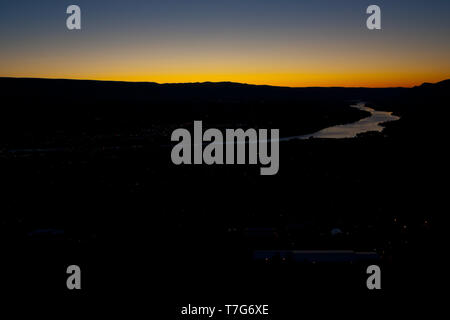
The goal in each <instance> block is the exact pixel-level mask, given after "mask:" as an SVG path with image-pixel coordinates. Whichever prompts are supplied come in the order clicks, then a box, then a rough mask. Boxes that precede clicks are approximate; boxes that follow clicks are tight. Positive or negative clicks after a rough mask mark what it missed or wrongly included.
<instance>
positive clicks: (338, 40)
mask: <svg viewBox="0 0 450 320" xmlns="http://www.w3.org/2000/svg"><path fill="white" fill-rule="evenodd" d="M0 3H1V4H0V44H1V50H0V76H17V77H21V76H27V77H52V78H55V77H57V78H82V79H109V80H130V81H156V82H195V81H238V82H248V83H258V84H261V83H265V84H274V85H288V86H308V85H325V86H326V85H343V86H360V85H361V86H392V85H404V86H411V85H415V84H419V83H421V82H424V81H430V82H432V81H439V80H442V79H444V78H450V59H449V58H450V43H449V35H450V1H448V0H430V1H420V0H414V1H406V0H405V1H403V0H390V1H386V0H383V1H380V0H377V1H370V2H369V1H360V0H352V1H350V0H343V1H336V0H306V1H300V0H296V1H294V0H258V1H256V0H239V1H238V0H227V1H218V0H164V1H152V0H147V1H144V0H129V1H111V0H110V1H96V0H77V1H73V2H68V1H60V0H59V1H58V0H53V1H49V0H41V1H31V0H15V1H4V0H2V1H1V2H0ZM70 4H77V5H79V6H80V7H81V10H82V30H81V31H69V30H67V29H66V24H65V20H66V18H67V14H66V13H65V11H66V8H67V6H68V5H70ZM370 4H377V5H379V6H380V7H381V9H382V28H383V30H381V31H369V30H368V29H367V28H366V26H365V23H366V17H367V15H366V14H365V10H366V8H367V7H368V6H369V5H370Z"/></svg>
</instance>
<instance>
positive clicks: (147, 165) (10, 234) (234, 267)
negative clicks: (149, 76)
mask: <svg viewBox="0 0 450 320" xmlns="http://www.w3.org/2000/svg"><path fill="white" fill-rule="evenodd" d="M449 89H450V84H449V81H444V82H441V83H438V84H424V85H422V86H419V87H415V88H411V89H405V88H392V89H365V88H348V89H345V88H298V89H294V88H279V87H268V86H250V85H241V84H234V83H204V84H179V85H158V84H152V83H120V82H95V81H70V80H38V79H6V78H3V79H0V99H1V101H2V103H1V104H2V107H1V109H0V112H1V116H0V121H1V126H0V131H1V135H0V172H1V180H0V184H1V187H2V194H1V196H0V201H1V216H0V232H1V233H0V240H1V243H0V246H1V249H2V252H3V254H4V257H5V260H4V262H3V263H2V267H3V268H5V273H3V274H4V275H8V276H6V277H7V278H8V280H9V281H7V282H8V285H10V287H12V288H15V289H16V290H19V291H20V292H22V293H23V292H27V293H30V294H40V293H41V292H43V291H45V292H48V293H58V294H62V295H67V296H69V297H70V296H73V295H78V296H81V297H98V296H104V295H112V296H114V297H115V298H117V299H119V297H120V296H122V295H125V296H129V297H130V296H134V295H136V296H137V297H139V298H138V299H145V298H144V297H145V296H146V295H147V294H151V293H155V292H157V293H158V296H159V297H161V299H162V300H163V301H165V303H167V304H168V305H180V304H183V303H184V304H188V303H191V304H192V303H198V304H206V303H216V304H217V303H228V302H229V300H233V301H234V302H242V303H246V304H251V303H268V304H272V305H273V308H275V311H274V312H275V313H283V312H287V310H289V311H293V312H296V313H299V312H300V311H299V309H298V301H299V300H302V299H306V300H302V301H308V299H309V300H315V301H316V302H317V301H322V300H324V299H325V298H324V297H325V296H326V295H328V294H329V295H330V296H331V297H333V299H335V301H338V300H339V299H345V297H347V294H355V293H357V294H358V295H359V297H361V296H362V297H367V296H369V297H375V298H376V299H382V297H383V296H386V295H387V296H390V297H392V296H397V295H399V294H406V293H407V294H411V295H414V296H416V297H420V296H421V295H424V294H425V293H431V292H433V290H434V288H435V286H436V285H437V283H438V282H437V281H438V280H437V279H439V278H440V277H441V273H440V272H441V271H440V269H439V267H438V265H439V263H438V259H439V250H440V246H441V245H440V244H441V242H440V240H438V235H439V233H438V232H437V228H436V224H437V219H438V215H439V214H443V213H444V212H443V211H444V210H443V209H442V208H440V207H439V205H438V203H440V199H441V197H442V195H443V191H442V189H441V188H440V187H439V185H438V182H439V180H440V179H441V175H442V171H441V169H440V168H442V167H441V165H442V163H440V161H441V159H443V158H442V153H443V151H442V139H443V136H442V135H440V134H439V133H438V129H439V126H438V124H437V123H438V122H437V120H436V117H439V115H442V116H443V115H445V114H446V112H447V111H446V110H445V109H446V108H448V106H449V101H450V100H449V98H450V97H449V92H450V90H449ZM358 100H362V101H366V102H367V103H368V105H370V106H371V107H373V108H375V109H379V110H386V111H393V112H394V113H395V114H397V115H399V116H401V119H400V120H399V121H396V122H392V123H389V124H387V125H386V127H387V128H386V129H385V130H384V131H383V133H368V134H364V135H361V136H359V137H358V138H354V139H337V140H336V139H323V140H321V139H312V140H302V141H300V140H295V141H289V142H283V143H281V145H280V171H279V173H278V175H276V176H260V175H259V166H175V165H173V164H172V162H171V159H170V152H171V143H170V134H171V132H172V131H173V130H174V129H176V128H179V127H185V128H189V129H190V128H192V123H193V121H194V120H203V123H204V127H206V126H207V127H213V128H279V129H280V133H281V136H291V135H301V134H306V133H311V132H314V131H317V130H319V129H322V128H325V127H328V126H332V125H336V124H343V123H350V122H353V121H356V120H358V119H361V118H363V117H365V116H367V114H366V113H364V112H361V111H358V110H355V109H353V108H350V107H349V105H350V104H351V102H352V101H358ZM294 250H300V251H301V252H303V253H302V254H303V255H304V256H302V257H303V258H301V259H300V260H301V261H298V259H297V260H296V259H295V256H294V255H293V252H294ZM318 250H320V251H322V250H326V251H327V252H328V260H329V261H328V262H324V261H323V259H322V258H321V257H320V256H319V255H318V253H317V251H318ZM336 250H339V251H342V250H345V251H346V252H347V251H352V252H356V253H359V252H369V253H370V255H366V256H364V257H365V258H361V259H356V258H354V256H352V257H348V256H345V257H343V256H336V252H337V251H336ZM306 251H307V252H306ZM311 251H313V252H311ZM286 252H287V253H286ZM305 252H306V253H305ZM258 257H262V259H258ZM70 264H78V265H80V267H81V269H82V270H83V290H82V291H81V293H78V292H77V293H74V292H69V291H68V290H67V289H66V286H65V279H66V273H65V268H66V267H67V266H68V265H70ZM370 264H377V265H380V266H381V267H382V270H383V280H382V281H383V282H382V283H383V290H382V293H380V294H379V293H373V292H368V290H367V288H366V278H367V275H366V272H365V271H366V268H367V266H368V265H370ZM9 282H10V283H9ZM8 288H9V287H8ZM348 299H350V298H348ZM153 301H154V300H153ZM277 302H278V303H277ZM279 302H281V303H279ZM305 304H306V302H305ZM306 305H307V304H306ZM304 307H306V306H304ZM170 310H173V312H174V314H175V313H176V310H177V309H176V308H172V309H170ZM170 318H173V317H170Z"/></svg>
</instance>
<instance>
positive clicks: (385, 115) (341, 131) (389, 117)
mask: <svg viewBox="0 0 450 320" xmlns="http://www.w3.org/2000/svg"><path fill="white" fill-rule="evenodd" d="M351 107H353V108H356V109H359V110H363V111H367V112H370V114H371V115H370V116H369V117H366V118H363V119H361V120H359V121H356V122H352V123H349V124H342V125H337V126H332V127H328V128H325V129H322V130H319V131H317V132H314V133H310V134H305V135H301V136H292V137H285V138H281V139H280V141H289V140H296V139H301V140H305V139H310V138H321V139H344V138H355V137H356V136H357V135H358V134H360V133H364V132H369V131H376V132H382V131H383V129H384V127H383V126H381V124H382V123H385V122H390V121H396V120H399V119H400V117H398V116H395V115H393V114H392V112H387V111H377V110H374V109H372V108H369V107H367V106H366V105H365V103H364V102H360V103H357V104H355V105H351Z"/></svg>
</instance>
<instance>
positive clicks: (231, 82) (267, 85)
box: [0, 76, 450, 89]
mask: <svg viewBox="0 0 450 320" xmlns="http://www.w3.org/2000/svg"><path fill="white" fill-rule="evenodd" d="M0 79H28V80H66V81H95V82H117V83H140V84H142V83H148V84H157V85H180V84H208V83H211V84H220V83H229V84H240V85H248V86H261V87H274V88H291V89H302V88H348V89H351V88H354V89H361V88H365V89H390V88H392V89H396V88H405V89H410V88H414V87H416V86H420V85H423V84H426V83H429V82H426V81H423V82H422V83H420V84H416V85H411V86H386V87H383V86H381V87H372V86H340V85H336V86H304V87H302V86H282V85H271V84H252V83H245V82H236V81H230V80H223V81H196V82H156V81H132V80H107V79H84V78H59V77H56V78H52V77H45V78H39V77H11V76H6V77H5V76H0ZM446 80H450V79H443V80H440V81H437V82H434V83H440V82H442V81H446Z"/></svg>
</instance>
